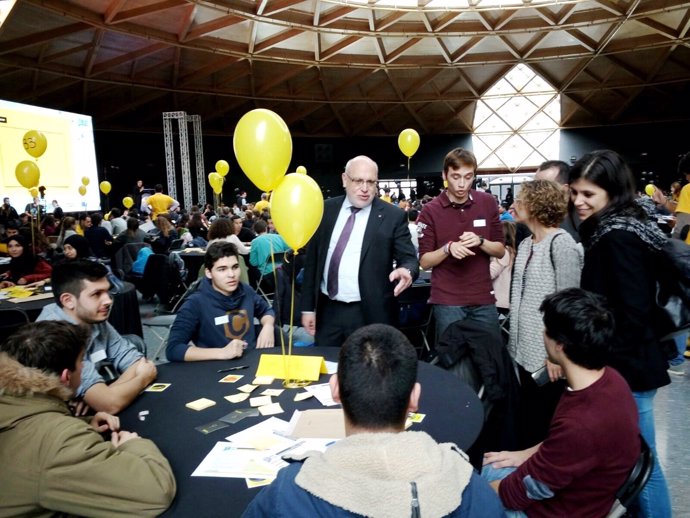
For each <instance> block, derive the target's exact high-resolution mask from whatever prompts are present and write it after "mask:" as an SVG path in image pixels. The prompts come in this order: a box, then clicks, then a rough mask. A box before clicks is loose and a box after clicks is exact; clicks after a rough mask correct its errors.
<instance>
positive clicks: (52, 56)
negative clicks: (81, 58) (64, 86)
mask: <svg viewBox="0 0 690 518" xmlns="http://www.w3.org/2000/svg"><path fill="white" fill-rule="evenodd" d="M92 45H93V43H92V42H88V43H82V44H81V45H77V46H76V47H72V48H69V49H65V50H61V51H59V52H53V53H52V54H45V55H44V56H43V58H42V59H41V63H48V62H50V61H56V60H58V59H60V58H64V57H66V56H71V55H72V54H77V53H79V52H84V51H87V50H89V49H90V48H91V46H92Z"/></svg>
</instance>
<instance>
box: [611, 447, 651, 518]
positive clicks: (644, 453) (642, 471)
mask: <svg viewBox="0 0 690 518" xmlns="http://www.w3.org/2000/svg"><path fill="white" fill-rule="evenodd" d="M640 450H641V451H640V456H639V457H638V459H637V462H636V463H635V465H634V466H633V469H632V470H631V471H630V475H628V478H627V480H626V481H625V482H624V483H623V485H622V486H621V488H620V489H619V490H618V491H617V492H616V501H615V502H614V503H613V507H611V511H609V514H608V515H607V518H619V517H621V516H623V515H624V514H625V513H626V512H627V510H628V509H629V508H630V506H631V505H632V503H633V502H634V501H635V499H636V498H637V496H638V495H639V494H640V491H642V489H643V488H644V486H645V484H647V481H648V480H649V477H650V476H651V475H652V469H653V468H654V453H652V450H651V449H650V448H649V445H648V444H647V442H646V441H645V440H644V438H643V437H642V436H640Z"/></svg>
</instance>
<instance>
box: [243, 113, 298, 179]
mask: <svg viewBox="0 0 690 518" xmlns="http://www.w3.org/2000/svg"><path fill="white" fill-rule="evenodd" d="M232 147H233V149H234V151H235V157H236V158H237V163H239V164H240V167H241V168H242V171H244V174H246V175H247V178H249V179H250V180H251V181H252V182H253V183H254V185H256V186H257V187H258V188H259V189H260V190H262V191H266V192H268V191H272V190H273V189H275V188H276V187H277V186H278V184H279V183H280V182H281V180H282V179H283V177H284V176H285V172H286V171H287V168H288V166H289V165H290V159H291V158H292V136H291V135H290V130H289V129H288V127H287V124H285V121H284V120H283V119H281V118H280V116H279V115H278V114H277V113H274V112H272V111H271V110H266V109H263V108H258V109H256V110H252V111H250V112H248V113H245V114H244V115H243V116H242V118H241V119H240V121H239V122H238V123H237V126H236V127H235V133H234V135H233V137H232Z"/></svg>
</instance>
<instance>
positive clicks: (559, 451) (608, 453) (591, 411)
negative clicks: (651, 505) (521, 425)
mask: <svg viewBox="0 0 690 518" xmlns="http://www.w3.org/2000/svg"><path fill="white" fill-rule="evenodd" d="M604 304H605V302H604V299H603V298H602V297H601V296H599V295H595V294H593V293H590V292H587V291H584V290H582V289H580V288H568V289H566V290H563V291H560V292H558V293H555V294H553V295H549V296H548V297H546V299H544V302H543V303H542V305H541V307H540V310H541V311H542V313H543V314H544V327H545V329H544V344H545V346H546V352H547V355H548V357H549V360H550V361H552V362H554V363H557V364H558V365H560V366H561V367H562V369H563V372H564V373H565V377H566V380H567V382H568V390H567V391H566V392H565V393H564V394H563V396H561V401H560V402H559V404H558V407H557V408H556V413H555V414H554V416H553V420H552V422H551V427H550V429H549V434H548V436H547V437H546V439H545V440H544V441H543V442H541V443H539V444H537V445H535V446H533V447H531V448H528V449H526V450H522V451H501V452H489V453H487V454H485V455H484V468H483V470H482V476H483V477H484V478H486V479H487V480H489V481H490V482H491V485H492V487H493V488H494V489H495V490H496V491H497V492H498V494H499V496H500V497H501V501H502V502H503V505H504V506H505V507H506V508H507V509H513V510H518V511H524V514H523V513H516V514H512V515H511V513H509V516H525V515H526V516H528V517H530V518H535V517H536V518H542V517H543V518H546V517H554V516H568V517H570V518H578V517H582V518H585V517H586V518H596V517H604V516H606V515H607V514H608V513H609V511H610V510H611V506H612V505H613V502H614V499H615V494H616V491H618V489H619V488H620V487H621V486H622V485H623V482H625V480H626V478H627V476H628V474H629V473H630V470H631V469H632V467H633V466H634V464H635V462H636V460H637V458H638V457H639V455H640V430H639V427H638V424H637V422H638V419H637V407H636V405H635V401H634V400H633V396H632V393H631V392H630V388H629V387H628V384H627V382H626V381H625V380H624V379H623V378H622V377H621V375H620V374H618V372H616V370H615V369H613V368H611V367H606V366H605V364H606V360H607V356H608V348H609V344H611V343H613V336H614V333H615V329H614V327H615V326H614V321H613V313H611V311H610V310H609V309H607V308H606V307H605V305H604ZM501 468H504V469H501Z"/></svg>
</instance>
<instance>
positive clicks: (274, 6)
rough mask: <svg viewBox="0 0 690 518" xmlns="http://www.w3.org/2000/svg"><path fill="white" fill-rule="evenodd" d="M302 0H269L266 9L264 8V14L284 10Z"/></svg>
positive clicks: (302, 0) (267, 14)
mask: <svg viewBox="0 0 690 518" xmlns="http://www.w3.org/2000/svg"><path fill="white" fill-rule="evenodd" d="M302 2H304V0H270V1H269V2H268V5H267V6H266V9H264V13H263V14H264V16H269V15H271V14H276V13H279V12H281V11H285V10H287V9H289V8H290V7H293V6H295V5H298V4H301V3H302Z"/></svg>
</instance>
